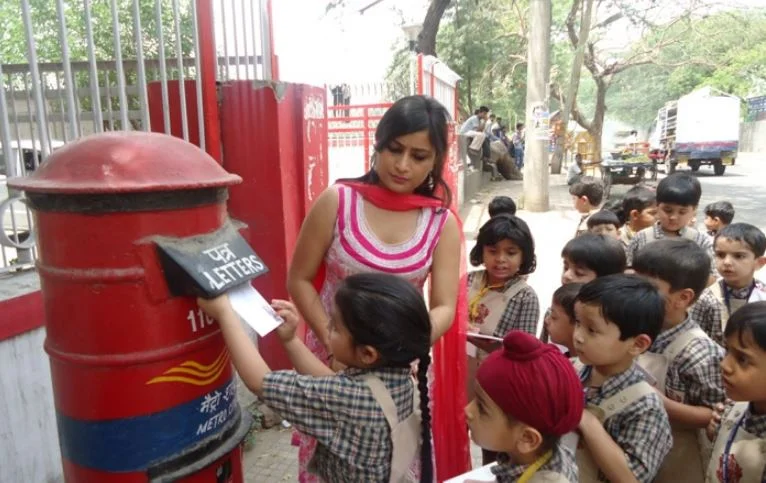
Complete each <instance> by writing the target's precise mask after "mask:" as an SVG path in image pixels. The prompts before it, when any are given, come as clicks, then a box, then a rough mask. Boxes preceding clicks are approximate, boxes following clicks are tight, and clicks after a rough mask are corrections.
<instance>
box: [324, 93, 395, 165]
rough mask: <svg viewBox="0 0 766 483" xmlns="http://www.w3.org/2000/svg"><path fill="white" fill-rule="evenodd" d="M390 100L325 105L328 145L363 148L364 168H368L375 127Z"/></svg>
mask: <svg viewBox="0 0 766 483" xmlns="http://www.w3.org/2000/svg"><path fill="white" fill-rule="evenodd" d="M389 107H391V103H390V102H386V103H379V104H356V105H350V106H347V105H337V106H327V133H328V141H329V147H331V148H333V147H342V146H358V145H360V144H361V145H362V147H363V148H364V163H365V164H364V170H365V171H367V170H368V169H370V157H371V155H372V145H373V144H374V139H375V129H376V128H377V126H378V122H379V121H380V118H381V117H383V113H384V112H385V111H386V109H388V108H389Z"/></svg>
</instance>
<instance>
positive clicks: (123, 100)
mask: <svg viewBox="0 0 766 483" xmlns="http://www.w3.org/2000/svg"><path fill="white" fill-rule="evenodd" d="M109 3H110V6H111V9H112V34H113V38H114V57H115V62H117V98H118V99H119V102H120V124H121V125H122V126H121V127H122V129H123V130H125V131H127V130H130V122H129V121H128V96H127V94H125V70H124V69H123V65H122V41H121V40H120V16H119V12H118V10H117V0H111V2H109Z"/></svg>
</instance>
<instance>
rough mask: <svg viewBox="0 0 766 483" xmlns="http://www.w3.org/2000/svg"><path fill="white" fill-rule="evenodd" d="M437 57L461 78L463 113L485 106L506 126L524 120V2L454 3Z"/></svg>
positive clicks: (439, 40)
mask: <svg viewBox="0 0 766 483" xmlns="http://www.w3.org/2000/svg"><path fill="white" fill-rule="evenodd" d="M437 52H438V53H439V58H441V59H442V60H443V61H444V62H445V63H446V64H447V65H449V66H450V68H452V69H453V70H454V71H455V72H457V73H458V74H459V75H460V76H461V77H462V78H463V80H462V82H461V87H460V107H461V109H462V111H463V114H468V113H470V112H471V111H473V110H474V109H476V108H477V107H478V106H480V105H487V106H490V107H491V109H492V110H493V111H494V112H495V113H496V114H497V115H499V116H501V117H503V119H504V120H505V121H506V122H507V123H508V124H511V123H512V122H513V121H514V119H516V118H523V116H524V105H525V102H526V2H522V1H513V2H509V1H506V0H483V1H481V2H476V1H475V0H457V1H456V2H454V5H453V7H452V8H451V9H450V10H448V11H447V13H446V14H445V18H444V19H443V21H442V26H441V29H440V31H439V37H438V38H437Z"/></svg>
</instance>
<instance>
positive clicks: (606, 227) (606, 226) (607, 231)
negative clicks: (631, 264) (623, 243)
mask: <svg viewBox="0 0 766 483" xmlns="http://www.w3.org/2000/svg"><path fill="white" fill-rule="evenodd" d="M588 231H590V232H591V233H595V234H596V235H606V236H610V237H612V238H614V239H615V240H619V239H620V230H619V229H618V228H617V227H616V226H614V225H612V224H610V223H603V224H601V225H595V226H593V228H591V229H590V230H588Z"/></svg>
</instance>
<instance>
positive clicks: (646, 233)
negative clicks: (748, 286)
mask: <svg viewBox="0 0 766 483" xmlns="http://www.w3.org/2000/svg"><path fill="white" fill-rule="evenodd" d="M701 197H702V186H701V185H700V182H699V180H698V179H697V178H696V177H694V176H691V175H690V174H688V173H673V174H671V175H669V176H668V177H666V178H665V179H663V180H662V181H660V183H659V184H658V185H657V209H658V211H657V222H656V223H655V224H654V225H653V226H650V227H649V228H645V229H643V230H641V231H640V232H638V233H636V235H635V236H634V237H633V239H632V240H631V241H630V246H629V247H628V252H627V253H628V266H630V265H631V264H632V263H633V257H634V256H635V254H636V252H638V251H639V250H640V249H642V248H643V247H644V246H646V245H647V244H649V243H651V242H653V241H655V240H659V239H662V238H678V237H681V238H687V239H689V240H692V241H693V242H694V243H696V244H697V245H699V246H701V247H702V248H703V249H704V250H705V251H707V253H708V255H709V256H710V261H711V267H710V277H709V278H708V284H712V283H713V282H714V281H715V273H716V270H715V264H714V263H712V262H713V261H714V259H715V257H714V256H713V242H712V241H710V238H709V237H708V236H707V235H705V234H704V233H700V232H698V231H697V230H695V229H694V228H690V227H689V226H688V224H689V221H691V219H692V218H693V217H694V213H695V212H696V211H697V206H698V205H699V201H700V198H701Z"/></svg>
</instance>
